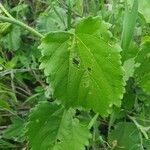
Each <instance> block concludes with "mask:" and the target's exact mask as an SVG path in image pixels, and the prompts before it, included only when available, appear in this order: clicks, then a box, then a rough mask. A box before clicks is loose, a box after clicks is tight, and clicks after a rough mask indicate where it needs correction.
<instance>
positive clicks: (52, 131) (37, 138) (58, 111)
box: [27, 102, 90, 150]
mask: <svg viewBox="0 0 150 150" xmlns="http://www.w3.org/2000/svg"><path fill="white" fill-rule="evenodd" d="M27 130H28V131H27V136H28V140H29V146H30V147H31V149H32V150H83V149H84V147H85V145H87V144H88V138H89V137H90V133H89V130H88V127H87V126H85V125H82V124H81V123H80V122H79V120H78V119H74V118H73V112H72V110H69V111H66V110H64V109H63V108H62V107H61V106H58V105H56V104H50V103H48V102H43V103H40V104H38V105H37V107H35V108H34V109H33V110H32V112H31V115H30V118H29V123H28V125H27Z"/></svg>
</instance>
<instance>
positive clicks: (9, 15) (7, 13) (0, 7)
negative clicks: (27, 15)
mask: <svg viewBox="0 0 150 150" xmlns="http://www.w3.org/2000/svg"><path fill="white" fill-rule="evenodd" d="M0 9H1V10H2V11H3V12H4V13H5V14H6V15H7V16H8V17H9V18H13V16H12V15H11V14H10V13H9V12H8V11H7V10H6V9H5V7H4V6H3V5H2V4H1V3H0Z"/></svg>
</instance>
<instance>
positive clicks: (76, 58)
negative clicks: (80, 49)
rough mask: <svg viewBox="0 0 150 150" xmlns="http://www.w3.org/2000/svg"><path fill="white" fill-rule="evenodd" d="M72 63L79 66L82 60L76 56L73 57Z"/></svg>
mask: <svg viewBox="0 0 150 150" xmlns="http://www.w3.org/2000/svg"><path fill="white" fill-rule="evenodd" d="M72 63H73V64H74V65H77V66H79V65H80V60H79V58H78V57H74V58H73V59H72Z"/></svg>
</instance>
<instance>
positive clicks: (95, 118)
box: [88, 113, 99, 129]
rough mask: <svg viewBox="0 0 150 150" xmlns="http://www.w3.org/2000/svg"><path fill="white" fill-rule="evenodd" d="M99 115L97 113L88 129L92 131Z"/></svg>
mask: <svg viewBox="0 0 150 150" xmlns="http://www.w3.org/2000/svg"><path fill="white" fill-rule="evenodd" d="M98 116H99V114H98V113H97V114H96V115H95V116H94V117H93V118H92V119H91V121H90V123H89V125H88V128H89V129H91V128H92V126H93V125H94V123H95V121H96V120H97V118H98Z"/></svg>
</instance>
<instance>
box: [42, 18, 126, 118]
mask: <svg viewBox="0 0 150 150" xmlns="http://www.w3.org/2000/svg"><path fill="white" fill-rule="evenodd" d="M104 28H105V26H103V24H102V23H101V20H100V18H99V17H95V18H92V17H89V18H86V19H83V20H81V21H80V22H79V23H78V24H77V25H76V28H75V34H71V33H68V32H54V33H49V34H48V35H47V36H46V37H45V38H44V39H43V41H42V44H41V45H40V49H41V50H42V59H41V62H42V63H41V65H40V68H43V69H44V72H45V75H46V76H47V77H48V79H47V80H48V83H49V84H50V87H51V89H52V93H53V96H54V97H55V98H57V99H58V100H60V101H61V102H63V103H64V104H65V105H66V106H67V107H70V106H71V107H72V106H75V107H76V106H82V107H84V108H88V109H89V108H90V109H93V110H94V111H95V112H98V113H100V114H101V115H107V114H108V110H109V109H110V107H111V106H112V105H113V104H115V105H117V106H120V104H121V98H122V95H123V91H124V87H123V85H124V82H123V70H122V67H121V62H120V54H119V52H118V50H117V49H116V48H115V47H113V45H110V44H109V43H108V38H106V37H105V35H104V31H105V30H103V29H104ZM106 34H107V32H106Z"/></svg>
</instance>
